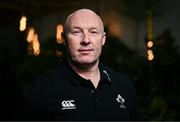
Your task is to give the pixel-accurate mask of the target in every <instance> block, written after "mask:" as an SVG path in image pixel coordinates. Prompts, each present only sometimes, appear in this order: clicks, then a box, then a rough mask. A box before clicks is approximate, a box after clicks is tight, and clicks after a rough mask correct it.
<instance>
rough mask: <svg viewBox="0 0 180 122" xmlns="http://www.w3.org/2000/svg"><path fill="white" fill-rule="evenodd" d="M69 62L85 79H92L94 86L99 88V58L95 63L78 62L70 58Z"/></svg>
mask: <svg viewBox="0 0 180 122" xmlns="http://www.w3.org/2000/svg"><path fill="white" fill-rule="evenodd" d="M68 63H69V64H70V65H71V67H72V68H73V70H74V71H75V72H76V73H77V74H78V75H80V76H81V77H83V78H84V79H87V80H91V82H92V83H93V85H94V87H95V88H97V86H98V83H99V80H100V71H99V67H98V64H99V60H98V61H97V62H95V63H93V64H88V65H87V64H76V63H73V62H72V61H70V60H68Z"/></svg>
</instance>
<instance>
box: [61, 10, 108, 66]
mask: <svg viewBox="0 0 180 122" xmlns="http://www.w3.org/2000/svg"><path fill="white" fill-rule="evenodd" d="M64 29H65V30H64V38H65V43H66V46H67V52H68V58H69V59H70V61H72V63H76V64H79V65H92V64H95V63H98V61H99V56H100V54H101V50H102V46H103V45H104V43H105V39H106V34H105V32H104V26H103V22H102V20H101V19H100V17H99V16H98V15H97V14H96V13H95V12H93V11H92V10H89V9H80V10H77V11H75V12H73V13H72V14H70V15H69V16H68V18H67V20H66V23H65V27H64Z"/></svg>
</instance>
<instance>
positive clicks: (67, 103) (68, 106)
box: [61, 100, 76, 109]
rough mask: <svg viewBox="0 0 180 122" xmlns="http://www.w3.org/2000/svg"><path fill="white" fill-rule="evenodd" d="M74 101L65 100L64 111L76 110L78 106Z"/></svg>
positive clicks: (63, 103)
mask: <svg viewBox="0 0 180 122" xmlns="http://www.w3.org/2000/svg"><path fill="white" fill-rule="evenodd" d="M74 102H75V101H74V100H64V101H62V103H61V105H62V109H76V105H75V103H74Z"/></svg>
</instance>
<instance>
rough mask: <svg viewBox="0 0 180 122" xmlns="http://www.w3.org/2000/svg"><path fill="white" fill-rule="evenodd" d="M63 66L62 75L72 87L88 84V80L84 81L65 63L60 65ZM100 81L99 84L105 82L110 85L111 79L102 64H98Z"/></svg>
mask: <svg viewBox="0 0 180 122" xmlns="http://www.w3.org/2000/svg"><path fill="white" fill-rule="evenodd" d="M62 65H63V67H64V68H63V70H64V71H63V72H64V73H63V74H64V75H66V76H67V78H68V79H69V80H70V81H71V82H72V83H73V85H82V84H88V83H89V82H90V80H87V79H84V78H82V77H81V76H79V75H78V74H77V73H76V72H75V71H74V70H73V69H72V67H71V66H70V65H69V63H68V62H67V61H64V62H63V63H62ZM99 69H100V74H101V79H100V82H106V83H111V78H110V75H109V73H108V71H107V70H106V69H105V68H104V66H103V65H102V64H99Z"/></svg>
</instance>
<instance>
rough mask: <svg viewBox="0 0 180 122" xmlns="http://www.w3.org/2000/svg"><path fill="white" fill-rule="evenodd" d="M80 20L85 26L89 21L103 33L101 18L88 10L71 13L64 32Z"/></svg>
mask: <svg viewBox="0 0 180 122" xmlns="http://www.w3.org/2000/svg"><path fill="white" fill-rule="evenodd" d="M78 20H81V21H83V22H86V24H87V26H88V24H90V21H93V22H94V25H95V26H99V28H100V31H101V32H102V33H103V32H104V25H103V22H102V20H101V18H100V17H99V16H98V15H97V14H96V13H95V12H94V11H92V10H90V9H79V10H77V11H75V12H73V13H71V14H70V15H69V16H68V17H67V19H66V22H65V25H64V31H65V33H67V32H68V31H69V28H70V27H71V26H72V24H74V23H75V22H76V21H78Z"/></svg>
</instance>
